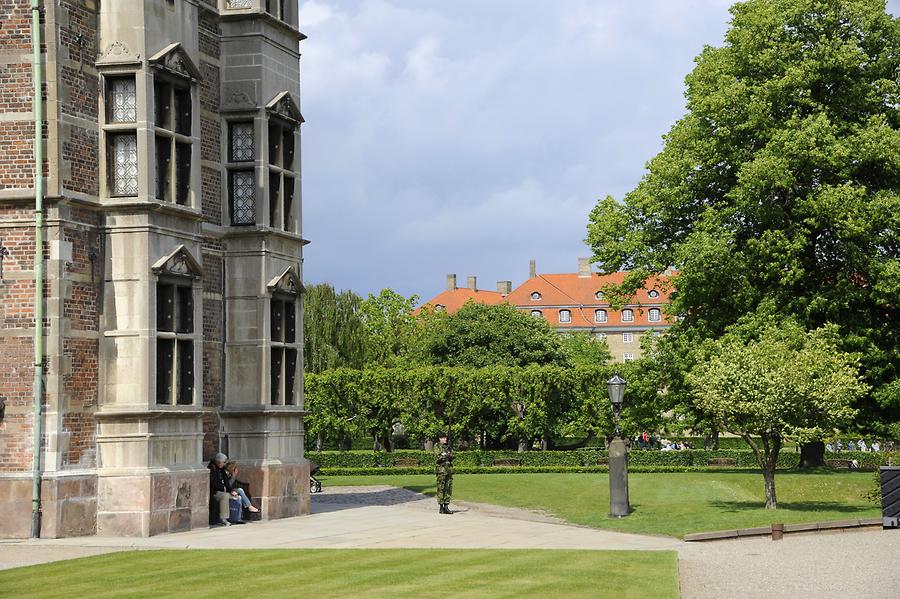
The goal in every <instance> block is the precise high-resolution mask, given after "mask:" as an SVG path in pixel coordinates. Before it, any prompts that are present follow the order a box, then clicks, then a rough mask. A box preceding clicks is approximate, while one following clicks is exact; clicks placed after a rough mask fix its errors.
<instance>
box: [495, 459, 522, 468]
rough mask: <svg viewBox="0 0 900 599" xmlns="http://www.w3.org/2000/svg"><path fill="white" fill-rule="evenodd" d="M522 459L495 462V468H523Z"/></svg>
mask: <svg viewBox="0 0 900 599" xmlns="http://www.w3.org/2000/svg"><path fill="white" fill-rule="evenodd" d="M521 465H522V459H521V458H503V459H499V460H496V459H495V460H494V466H521Z"/></svg>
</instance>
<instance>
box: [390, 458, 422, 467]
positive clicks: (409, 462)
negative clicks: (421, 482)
mask: <svg viewBox="0 0 900 599" xmlns="http://www.w3.org/2000/svg"><path fill="white" fill-rule="evenodd" d="M420 465H421V464H420V463H419V460H417V459H416V458H397V459H396V460H394V466H401V467H414V466H420Z"/></svg>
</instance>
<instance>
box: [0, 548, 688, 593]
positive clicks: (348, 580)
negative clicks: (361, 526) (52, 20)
mask: <svg viewBox="0 0 900 599" xmlns="http://www.w3.org/2000/svg"><path fill="white" fill-rule="evenodd" d="M676 559H677V558H676V555H675V553H674V552H642V551H560V550H543V549H535V550H526V549H513V550H503V549H496V550H494V549H424V550H417V549H280V550H248V551H242V550H184V551H178V550H160V551H130V552H123V553H116V554H107V555H101V556H95V557H89V558H83V559H77V560H68V561H64V562H56V563H53V564H45V565H41V566H30V567H26V568H16V569H12V570H5V571H0V589H2V590H0V595H2V596H8V597H33V598H41V599H43V598H55V597H175V596H178V597H221V596H223V595H228V596H231V595H234V594H239V595H241V596H253V597H286V596H315V597H387V596H390V597H422V596H428V595H435V594H436V595H452V596H454V597H522V596H540V597H572V596H580V597H633V598H636V599H640V598H645V597H646V598H654V599H655V598H661V599H667V598H675V597H677V596H678V580H677V566H676Z"/></svg>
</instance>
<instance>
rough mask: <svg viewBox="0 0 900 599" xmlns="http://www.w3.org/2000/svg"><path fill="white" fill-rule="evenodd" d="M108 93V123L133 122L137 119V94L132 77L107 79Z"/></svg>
mask: <svg viewBox="0 0 900 599" xmlns="http://www.w3.org/2000/svg"><path fill="white" fill-rule="evenodd" d="M107 84H108V86H109V95H108V96H107V103H108V117H107V119H108V121H109V122H110V123H133V122H135V121H136V120H137V95H136V93H135V86H134V77H116V78H114V79H108V80H107Z"/></svg>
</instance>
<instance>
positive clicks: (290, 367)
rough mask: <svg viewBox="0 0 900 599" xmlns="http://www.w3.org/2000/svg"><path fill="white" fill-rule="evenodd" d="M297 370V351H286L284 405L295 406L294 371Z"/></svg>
mask: <svg viewBox="0 0 900 599" xmlns="http://www.w3.org/2000/svg"><path fill="white" fill-rule="evenodd" d="M296 368H297V350H296V349H285V350H284V403H285V404H286V405H294V371H295V370H296Z"/></svg>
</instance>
